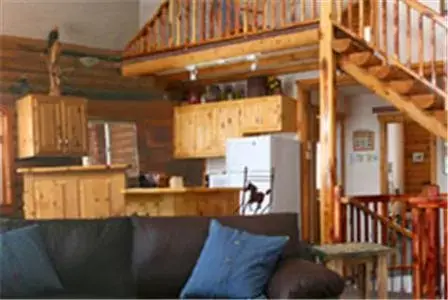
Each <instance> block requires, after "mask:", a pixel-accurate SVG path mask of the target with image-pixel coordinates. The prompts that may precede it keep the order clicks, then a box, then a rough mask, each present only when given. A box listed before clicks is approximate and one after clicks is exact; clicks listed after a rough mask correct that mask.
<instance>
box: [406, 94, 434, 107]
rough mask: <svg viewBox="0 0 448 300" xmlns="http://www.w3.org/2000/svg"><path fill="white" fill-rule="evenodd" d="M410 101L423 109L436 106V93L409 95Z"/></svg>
mask: <svg viewBox="0 0 448 300" xmlns="http://www.w3.org/2000/svg"><path fill="white" fill-rule="evenodd" d="M409 101H411V102H413V103H414V104H415V105H417V106H418V107H420V108H423V109H428V108H434V105H435V104H436V96H435V95H434V94H421V95H412V96H409Z"/></svg>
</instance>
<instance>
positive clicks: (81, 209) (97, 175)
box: [17, 165, 128, 219]
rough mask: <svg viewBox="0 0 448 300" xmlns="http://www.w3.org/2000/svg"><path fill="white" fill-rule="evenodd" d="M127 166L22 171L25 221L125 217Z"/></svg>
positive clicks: (41, 168)
mask: <svg viewBox="0 0 448 300" xmlns="http://www.w3.org/2000/svg"><path fill="white" fill-rule="evenodd" d="M127 168H128V166H127V165H108V166H106V165H95V166H64V167H39V168H23V169H18V170H17V172H18V173H20V174H23V196H22V197H23V204H24V207H23V210H24V216H25V219H80V218H81V219H82V218H107V217H111V216H123V215H125V202H124V197H123V195H122V193H121V190H122V189H124V188H125V187H126V169H127Z"/></svg>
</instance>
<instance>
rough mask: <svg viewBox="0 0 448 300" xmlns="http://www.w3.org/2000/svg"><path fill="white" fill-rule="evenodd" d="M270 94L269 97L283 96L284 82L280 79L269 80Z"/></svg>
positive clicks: (272, 78)
mask: <svg viewBox="0 0 448 300" xmlns="http://www.w3.org/2000/svg"><path fill="white" fill-rule="evenodd" d="M268 94H269V95H281V94H282V82H281V81H280V79H278V78H276V77H274V76H270V77H269V78H268Z"/></svg>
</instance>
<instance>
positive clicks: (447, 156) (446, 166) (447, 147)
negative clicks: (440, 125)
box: [442, 142, 448, 175]
mask: <svg viewBox="0 0 448 300" xmlns="http://www.w3.org/2000/svg"><path fill="white" fill-rule="evenodd" d="M442 168H443V174H445V175H448V142H445V143H442Z"/></svg>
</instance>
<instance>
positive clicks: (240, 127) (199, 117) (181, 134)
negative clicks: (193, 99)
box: [174, 96, 297, 158]
mask: <svg viewBox="0 0 448 300" xmlns="http://www.w3.org/2000/svg"><path fill="white" fill-rule="evenodd" d="M296 122H297V121H296V100H294V99H292V98H289V97H286V96H267V97H258V98H248V99H242V100H237V101H222V102H214V103H206V104H194V105H185V106H179V107H175V110H174V156H175V157H176V158H207V157H220V156H224V155H225V151H226V149H225V148H226V140H227V139H228V138H235V137H242V136H247V135H255V134H266V133H276V132H277V133H278V132H295V131H296V129H297V125H296Z"/></svg>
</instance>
